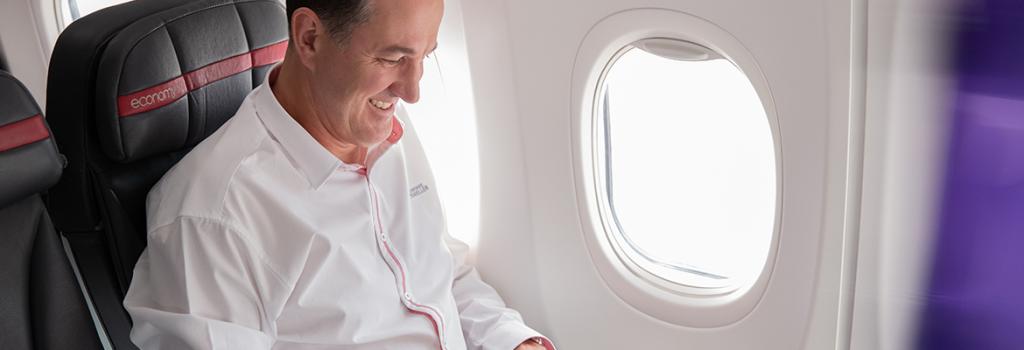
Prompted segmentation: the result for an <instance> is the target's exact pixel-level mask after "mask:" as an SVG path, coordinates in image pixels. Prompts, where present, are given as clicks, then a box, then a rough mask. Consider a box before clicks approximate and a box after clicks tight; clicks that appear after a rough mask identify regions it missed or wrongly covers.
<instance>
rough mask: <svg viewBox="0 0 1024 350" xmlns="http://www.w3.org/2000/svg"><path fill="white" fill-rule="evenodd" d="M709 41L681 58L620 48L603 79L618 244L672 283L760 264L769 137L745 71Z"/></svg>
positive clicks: (768, 201)
mask: <svg viewBox="0 0 1024 350" xmlns="http://www.w3.org/2000/svg"><path fill="white" fill-rule="evenodd" d="M700 49H702V50H707V49H704V48H700ZM655 52H657V51H655ZM707 52H708V53H710V56H706V57H697V58H693V57H691V58H682V60H674V59H669V58H665V57H661V56H659V55H655V54H652V53H649V52H648V51H644V50H642V49H639V48H633V49H630V50H629V51H627V52H626V53H624V54H623V55H622V56H621V57H619V58H618V59H617V61H615V62H614V64H613V66H612V67H611V68H610V70H609V71H608V74H607V76H606V78H605V80H604V82H605V85H604V90H603V91H604V94H603V97H604V101H603V103H602V105H603V106H602V107H601V108H600V111H599V113H600V115H603V118H602V119H603V120H604V123H603V125H602V127H601V128H600V130H599V136H602V137H604V142H605V143H604V144H603V147H602V149H604V150H605V151H604V154H603V156H602V157H601V159H604V161H605V163H604V165H605V168H606V172H605V173H604V174H602V175H603V176H604V177H603V179H604V183H605V184H606V185H607V187H608V193H607V195H608V199H607V203H608V204H609V210H610V211H611V214H612V216H613V217H614V221H615V223H616V226H617V231H618V232H616V233H614V234H613V235H612V236H613V237H616V240H617V242H616V244H617V245H618V246H619V247H620V248H621V249H620V251H622V252H624V253H625V254H626V255H627V256H628V258H629V259H630V260H632V261H633V263H635V264H636V265H638V266H640V267H641V268H643V269H644V270H646V271H648V272H650V273H653V274H655V275H657V276H659V277H661V278H663V279H666V280H669V281H671V282H675V283H679V284H684V285H689V286H695V287H702V288H720V287H729V286H737V285H738V284H741V283H745V282H748V281H750V280H752V279H753V278H756V277H757V276H758V275H759V274H760V272H761V270H762V268H763V267H764V264H765V261H766V259H767V256H768V251H769V247H770V244H771V238H772V234H773V232H774V227H775V212H776V178H775V176H776V169H775V167H776V165H775V146H774V142H773V137H772V131H771V127H770V125H769V123H768V118H767V116H766V115H765V111H764V108H763V107H762V105H761V101H760V99H759V98H758V95H757V93H756V92H755V90H754V88H753V86H752V85H751V83H750V81H749V80H748V79H747V78H746V76H745V75H744V74H743V72H741V71H740V70H739V69H737V68H736V67H735V66H734V65H733V64H732V63H731V62H730V61H728V60H726V59H722V58H720V57H719V56H718V55H716V54H714V53H713V52H711V51H710V50H708V51H707ZM677 59H678V57H677ZM605 112H607V113H605Z"/></svg>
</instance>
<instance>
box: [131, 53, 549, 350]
mask: <svg viewBox="0 0 1024 350" xmlns="http://www.w3.org/2000/svg"><path fill="white" fill-rule="evenodd" d="M275 70H276V69H275ZM274 75H275V74H271V77H270V78H271V79H273V78H276V77H275V76H274ZM268 80H269V79H268ZM403 113H404V112H403V111H401V110H400V112H399V115H401V114H403ZM405 123H408V122H407V121H406V122H405ZM403 130H404V129H403V123H402V122H399V121H398V118H395V122H394V123H393V131H392V134H391V136H390V137H389V138H388V140H387V141H385V142H382V143H381V144H380V145H378V146H376V147H374V148H372V149H371V150H370V152H369V154H368V158H367V159H368V162H367V164H368V166H367V167H366V168H363V167H361V166H357V165H351V164H346V163H343V162H341V161H340V160H338V158H336V157H335V156H334V155H332V154H331V153H330V152H328V151H327V150H326V149H325V148H323V147H322V146H321V145H320V144H319V143H317V142H316V140H314V139H313V138H312V137H311V136H310V135H309V134H308V133H307V132H306V131H305V129H303V128H302V127H301V126H300V125H299V124H298V123H297V122H296V121H295V120H294V119H292V118H291V117H290V116H289V115H288V113H287V112H285V110H284V108H282V107H281V105H280V104H279V103H278V101H277V99H276V97H275V96H274V93H273V91H272V90H271V89H270V87H269V85H268V84H263V85H261V86H259V87H258V88H256V89H255V90H254V91H253V92H252V93H251V94H250V95H249V96H248V97H247V98H246V99H245V101H244V102H243V103H242V105H241V107H240V108H239V110H238V112H237V114H236V115H235V116H234V117H233V118H232V119H231V120H230V121H228V122H227V123H226V124H225V125H224V126H223V127H221V128H220V129H219V130H218V131H217V132H215V133H214V134H213V135H211V136H210V137H209V138H207V139H206V140H205V141H203V142H202V143H201V144H200V145H198V146H197V147H196V148H195V149H194V150H193V151H192V152H191V153H189V154H188V156H186V157H185V158H184V159H183V160H182V161H181V162H179V163H178V164H177V165H176V166H175V167H174V168H173V169H171V170H170V171H169V172H168V173H167V174H166V175H165V176H164V178H163V179H162V180H160V182H159V183H158V184H157V185H156V186H155V187H154V188H153V189H152V190H151V191H150V193H149V198H148V200H147V206H146V209H147V215H146V217H147V223H148V235H147V241H148V244H149V245H148V247H147V248H146V250H145V251H144V252H143V253H142V256H141V258H140V259H139V262H138V264H137V265H136V267H135V271H134V278H133V280H132V284H131V287H130V288H129V290H128V294H127V296H126V297H125V300H124V306H125V308H126V309H127V310H128V312H129V313H130V314H131V317H132V320H133V321H134V328H133V329H132V333H131V339H132V341H133V342H135V343H136V344H137V345H139V346H140V347H141V348H142V349H245V350H252V349H442V350H457V349H495V350H512V349H514V348H515V347H516V346H518V345H519V344H520V343H522V342H523V341H526V340H528V339H530V338H535V339H537V341H538V342H540V343H543V344H544V346H545V347H546V348H548V349H554V347H553V346H552V345H551V342H550V341H548V340H547V339H544V338H543V337H542V336H541V335H540V334H539V333H538V332H536V331H534V330H533V329H530V328H529V327H527V326H526V325H524V324H523V321H522V318H521V317H520V315H519V314H518V313H517V312H516V311H514V310H511V309H509V308H507V307H505V304H504V303H503V302H502V300H501V298H500V297H499V296H498V294H497V293H496V292H495V291H494V289H492V288H491V287H490V286H488V285H487V284H485V283H484V282H483V281H482V280H481V279H480V277H479V275H478V274H477V272H476V270H475V269H474V268H473V267H472V266H470V265H468V264H467V263H466V261H465V259H466V254H467V250H468V247H467V246H466V245H465V244H464V243H462V242H459V241H457V240H454V239H452V238H451V237H450V236H449V235H448V234H447V232H446V227H445V221H444V217H443V215H442V211H441V207H440V204H439V201H438V197H437V192H436V190H435V186H434V181H433V178H432V175H431V172H430V168H429V165H428V164H427V161H426V157H425V155H424V154H423V151H422V148H421V147H420V144H419V141H418V140H416V138H415V133H413V132H408V133H404V131H403ZM410 130H411V129H410ZM403 134H405V135H404V137H403Z"/></svg>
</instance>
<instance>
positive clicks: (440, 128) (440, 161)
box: [406, 47, 480, 246]
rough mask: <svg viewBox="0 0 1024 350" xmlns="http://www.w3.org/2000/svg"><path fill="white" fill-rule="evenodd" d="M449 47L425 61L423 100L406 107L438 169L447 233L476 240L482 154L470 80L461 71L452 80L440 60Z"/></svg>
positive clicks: (434, 167)
mask: <svg viewBox="0 0 1024 350" xmlns="http://www.w3.org/2000/svg"><path fill="white" fill-rule="evenodd" d="M446 53H448V50H447V48H446V47H445V48H442V49H438V52H435V53H434V54H433V55H431V56H432V57H431V58H428V59H427V60H426V61H424V63H423V78H422V79H421V80H420V100H419V102H417V103H415V104H411V105H406V109H408V111H409V118H410V119H411V120H412V122H413V124H414V125H415V127H416V135H417V136H419V138H420V140H421V141H422V143H423V149H424V151H426V153H427V158H428V160H429V161H430V166H431V168H432V169H433V172H434V181H435V183H436V184H437V187H438V196H440V198H441V204H442V205H444V208H445V214H446V215H445V216H446V218H447V222H448V233H450V234H451V235H452V237H455V238H457V239H459V240H461V241H463V242H466V243H467V244H469V245H470V246H475V245H476V243H477V240H478V236H479V235H478V233H479V226H480V161H479V159H480V158H479V154H478V152H479V151H478V147H477V139H476V135H477V133H476V121H475V120H474V119H473V114H472V112H471V111H472V110H473V105H472V102H471V100H472V94H471V92H469V91H468V90H467V88H468V86H466V87H464V86H462V85H463V84H458V81H457V80H458V79H457V78H458V76H457V74H452V76H453V77H452V79H449V80H446V79H445V78H447V76H442V74H441V63H440V61H441V60H442V59H443V58H448V57H449V56H444V55H443V54H446ZM453 58H454V57H453ZM452 68H453V69H457V68H458V67H457V66H453V67H452ZM451 73H456V72H451Z"/></svg>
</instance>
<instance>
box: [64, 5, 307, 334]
mask: <svg viewBox="0 0 1024 350" xmlns="http://www.w3.org/2000/svg"><path fill="white" fill-rule="evenodd" d="M286 40H287V24H286V17H285V11H284V7H283V5H282V4H281V3H280V2H278V1H276V0H136V1H132V2H128V3H125V4H122V5H118V6H114V7H110V8H107V9H104V10H101V11H98V12H95V13H92V14H90V15H89V16H86V17H83V18H81V19H79V20H78V21H75V22H74V23H72V24H71V25H70V26H69V27H68V28H67V29H65V30H64V32H63V33H62V34H61V36H60V38H58V40H57V44H56V46H55V48H54V52H53V55H52V57H53V58H52V60H51V62H50V73H49V83H48V87H47V103H48V106H47V107H48V109H47V113H48V114H49V118H50V123H51V126H52V127H53V131H54V133H55V135H56V138H57V141H58V142H59V146H60V147H61V149H62V150H64V153H65V154H66V155H67V157H68V167H67V168H66V169H65V174H64V176H63V177H62V178H61V181H60V183H59V184H58V185H57V186H56V187H54V188H53V189H52V190H51V196H50V198H51V200H50V201H49V203H48V205H49V207H50V211H51V213H52V215H53V217H54V223H55V224H56V226H57V228H58V229H59V230H61V231H62V232H64V233H65V235H66V236H67V237H68V240H69V241H70V243H71V247H72V250H73V251H74V253H75V256H76V260H77V261H78V265H79V268H80V270H82V274H83V277H84V278H85V280H86V285H87V287H88V288H89V289H90V291H93V290H94V289H95V290H98V291H99V293H102V292H105V291H108V290H110V291H114V292H115V293H114V294H113V295H109V296H104V295H102V294H100V295H97V292H94V293H93V294H94V295H93V300H94V302H95V303H96V304H97V305H98V306H97V307H99V308H101V309H103V310H101V315H100V316H101V318H104V320H103V323H104V325H105V326H107V327H108V332H111V333H117V332H120V330H121V329H122V328H126V327H127V324H123V325H122V324H120V323H121V322H120V321H117V320H115V319H114V318H115V317H114V316H112V314H113V311H111V310H110V309H112V308H118V309H120V301H121V300H122V299H123V296H124V292H125V291H126V290H127V288H128V285H129V282H130V279H131V272H132V269H133V267H134V265H135V262H136V260H137V259H138V257H139V254H140V253H141V252H142V250H143V248H144V247H145V242H146V237H145V235H146V225H145V199H146V195H147V193H148V192H149V190H150V188H151V187H152V186H153V185H154V184H155V183H156V182H157V181H158V180H159V179H160V178H161V177H162V176H163V174H164V173H165V172H166V171H167V170H169V169H170V168H171V167H172V166H173V165H174V164H175V163H176V162H177V161H178V160H180V159H181V158H182V157H183V156H184V155H185V154H186V153H187V152H188V151H189V150H190V149H191V148H192V147H193V146H195V145H196V144H197V143H199V142H200V141H202V140H203V139H204V138H205V137H207V136H208V135H210V134H211V133H213V132H214V131H215V130H216V129H217V128H219V127H220V126H221V125H222V124H223V123H224V122H225V121H226V120H227V119H228V118H230V117H231V116H232V115H234V113H235V111H236V109H237V108H238V106H239V105H240V104H241V102H242V100H243V99H244V98H245V96H246V95H247V94H248V93H249V92H250V91H251V90H252V89H253V88H254V87H255V86H257V85H258V84H260V83H261V82H262V79H263V78H264V76H265V73H266V72H267V70H269V69H270V67H271V65H272V64H273V63H276V62H278V61H280V60H281V59H283V56H284V52H285V49H286V47H287V41H286ZM98 299H101V300H98ZM119 312H121V313H123V310H119ZM116 318H120V319H124V320H127V318H126V317H123V316H118V317H116ZM125 322H127V321H125ZM109 328H114V330H110V329H109ZM111 337H112V338H115V342H116V338H118V336H117V334H111Z"/></svg>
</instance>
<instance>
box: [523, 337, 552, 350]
mask: <svg viewBox="0 0 1024 350" xmlns="http://www.w3.org/2000/svg"><path fill="white" fill-rule="evenodd" d="M515 350H547V348H545V347H544V345H540V344H538V343H537V342H535V341H533V339H530V340H527V341H524V342H523V343H522V344H519V346H517V347H516V348H515Z"/></svg>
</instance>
